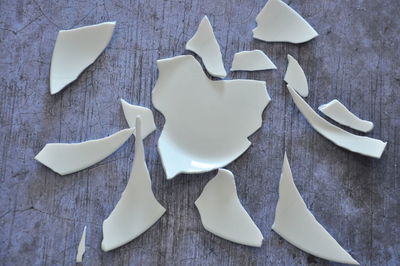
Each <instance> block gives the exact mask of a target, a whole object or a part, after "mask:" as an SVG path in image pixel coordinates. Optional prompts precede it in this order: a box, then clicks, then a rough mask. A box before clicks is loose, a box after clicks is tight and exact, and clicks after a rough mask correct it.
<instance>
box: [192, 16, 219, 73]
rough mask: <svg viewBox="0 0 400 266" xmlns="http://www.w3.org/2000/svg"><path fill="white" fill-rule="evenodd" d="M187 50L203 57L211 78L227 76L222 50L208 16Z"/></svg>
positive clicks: (201, 23) (202, 21)
mask: <svg viewBox="0 0 400 266" xmlns="http://www.w3.org/2000/svg"><path fill="white" fill-rule="evenodd" d="M186 50H189V51H192V52H194V53H195V54H197V55H198V56H200V57H201V59H202V60H203V63H204V66H205V67H206V69H207V72H208V73H210V75H211V76H214V77H218V78H224V77H225V76H226V71H225V68H224V62H223V60H222V54H221V50H220V48H219V44H218V42H217V39H216V38H215V35H214V31H213V29H212V26H211V24H210V21H209V20H208V17H207V16H204V18H203V19H202V20H201V22H200V25H199V28H198V29H197V31H196V33H195V34H194V35H193V37H192V38H191V39H190V40H189V41H188V42H187V43H186Z"/></svg>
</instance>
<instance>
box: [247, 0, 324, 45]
mask: <svg viewBox="0 0 400 266" xmlns="http://www.w3.org/2000/svg"><path fill="white" fill-rule="evenodd" d="M256 22H257V27H256V28H255V29H253V37H254V38H255V39H259V40H262V41H266V42H290V43H303V42H307V41H309V40H311V39H313V38H315V37H317V36H318V33H317V32H316V31H315V30H314V29H313V27H311V25H310V24H308V22H307V21H305V20H304V18H302V17H301V16H300V15H299V14H298V13H297V12H296V11H294V10H293V9H292V8H291V7H290V6H288V5H287V4H285V3H284V2H282V1H281V0H269V1H268V2H267V4H266V5H265V6H264V8H263V9H262V10H261V12H260V13H259V14H258V15H257V17H256Z"/></svg>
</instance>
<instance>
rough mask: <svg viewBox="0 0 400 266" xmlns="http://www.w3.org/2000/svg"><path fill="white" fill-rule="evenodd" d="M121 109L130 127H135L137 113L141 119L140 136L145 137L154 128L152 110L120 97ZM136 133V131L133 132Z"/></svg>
mask: <svg viewBox="0 0 400 266" xmlns="http://www.w3.org/2000/svg"><path fill="white" fill-rule="evenodd" d="M121 104H122V109H123V111H124V115H125V119H126V121H127V122H128V125H129V127H130V128H135V124H136V117H137V116H138V115H139V116H140V118H141V119H142V136H143V139H145V138H146V137H147V136H148V135H149V134H150V133H152V132H153V131H154V130H156V125H155V123H154V116H153V112H152V111H151V110H150V109H149V108H146V107H142V106H139V105H133V104H129V103H128V102H126V101H125V100H124V99H121ZM134 134H135V135H136V133H135V132H134Z"/></svg>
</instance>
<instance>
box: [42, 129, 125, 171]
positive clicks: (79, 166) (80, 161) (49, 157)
mask: <svg viewBox="0 0 400 266" xmlns="http://www.w3.org/2000/svg"><path fill="white" fill-rule="evenodd" d="M132 133H133V129H124V130H121V131H118V132H117V133H114V134H113V135H111V136H108V137H105V138H102V139H95V140H89V141H85V142H81V143H49V144H46V146H44V148H43V149H42V150H41V151H40V152H39V153H38V154H37V155H36V157H35V159H36V160H37V161H39V162H40V163H42V164H44V165H45V166H47V167H49V168H50V169H51V170H53V171H54V172H56V173H58V174H60V175H68V174H71V173H74V172H77V171H80V170H83V169H85V168H87V167H89V166H91V165H93V164H95V163H98V162H100V161H101V160H103V159H105V158H106V157H107V156H109V155H111V154H112V153H113V152H114V151H116V150H117V149H118V148H119V147H121V146H122V144H124V143H125V141H127V140H128V138H129V137H130V136H131V135H132Z"/></svg>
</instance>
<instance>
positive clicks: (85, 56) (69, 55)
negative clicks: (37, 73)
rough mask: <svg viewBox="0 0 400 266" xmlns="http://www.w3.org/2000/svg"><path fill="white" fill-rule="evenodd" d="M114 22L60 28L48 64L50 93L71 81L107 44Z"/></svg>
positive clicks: (55, 91) (59, 89)
mask: <svg viewBox="0 0 400 266" xmlns="http://www.w3.org/2000/svg"><path fill="white" fill-rule="evenodd" d="M114 27H115V22H104V23H100V24H96V25H91V26H86V27H81V28H76V29H72V30H60V31H59V33H58V36H57V40H56V44H55V46H54V51H53V57H52V59H51V67H50V93H51V94H56V93H57V92H59V91H61V90H62V89H63V88H64V87H65V86H67V85H68V84H70V83H71V82H73V81H74V80H76V79H77V78H78V76H79V75H80V74H81V73H82V71H84V70H85V69H86V68H87V67H88V66H90V65H91V64H93V62H94V61H95V60H96V58H97V57H98V56H99V55H100V54H101V52H103V50H104V49H105V48H106V46H107V44H108V43H109V41H110V39H111V36H112V33H113V31H114Z"/></svg>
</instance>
